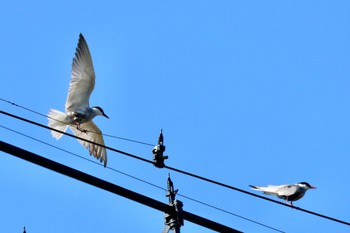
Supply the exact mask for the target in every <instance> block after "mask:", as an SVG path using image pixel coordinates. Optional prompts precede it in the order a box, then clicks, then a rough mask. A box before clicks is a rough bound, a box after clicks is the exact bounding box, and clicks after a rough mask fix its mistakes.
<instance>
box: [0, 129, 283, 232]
mask: <svg viewBox="0 0 350 233" xmlns="http://www.w3.org/2000/svg"><path fill="white" fill-rule="evenodd" d="M0 127H1V128H3V129H6V130H8V131H11V132H13V133H16V134H19V135H21V136H24V137H27V138H29V139H31V140H34V141H37V142H39V143H42V144H44V145H47V146H50V147H52V148H55V149H57V150H60V151H63V152H65V153H67V154H71V155H73V156H75V157H78V158H80V159H83V160H86V161H88V162H90V163H94V164H95V165H98V166H103V165H102V164H101V163H98V162H96V161H92V160H90V159H88V158H86V157H84V156H81V155H78V154H76V153H73V152H71V151H68V150H66V149H63V148H60V147H57V146H54V145H52V144H50V143H47V142H44V141H42V140H39V139H37V138H34V137H32V136H29V135H26V134H24V133H21V132H18V131H16V130H13V129H10V128H8V127H5V126H3V125H0ZM106 168H107V169H110V170H112V171H114V172H117V173H119V174H122V175H124V176H127V177H129V178H132V179H134V180H137V181H140V182H142V183H145V184H148V185H150V186H153V187H155V188H158V189H161V190H163V191H167V189H165V188H163V187H161V186H158V185H155V184H153V183H151V182H148V181H146V180H144V179H141V178H138V177H136V176H133V175H130V174H127V173H125V172H122V171H119V170H117V169H115V168H112V167H110V166H107V167H106ZM177 195H178V196H181V197H183V198H186V199H188V200H191V201H193V202H196V203H199V204H201V205H204V206H207V207H210V208H212V209H215V210H218V211H221V212H223V213H226V214H229V215H232V216H235V217H237V218H241V219H244V220H246V221H249V222H252V223H254V224H257V225H260V226H263V227H266V228H269V229H271V230H274V231H277V232H284V231H281V230H279V229H276V228H274V227H271V226H268V225H266V224H263V223H260V222H257V221H254V220H252V219H249V218H246V217H243V216H241V215H238V214H235V213H233V212H230V211H227V210H224V209H222V208H219V207H216V206H214V205H211V204H208V203H205V202H203V201H199V200H196V199H194V198H192V197H189V196H186V195H183V194H180V193H177Z"/></svg>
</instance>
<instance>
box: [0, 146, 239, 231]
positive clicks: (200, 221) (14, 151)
mask: <svg viewBox="0 0 350 233" xmlns="http://www.w3.org/2000/svg"><path fill="white" fill-rule="evenodd" d="M0 149H1V150H2V151H4V152H6V153H8V154H11V155H14V156H16V157H18V158H21V159H24V160H26V161H28V162H31V163H34V164H37V165H39V166H42V167H45V168H47V169H50V170H52V171H55V172H58V173H60V174H63V175H66V176H69V177H71V178H74V179H77V180H79V181H82V182H84V183H87V184H90V185H92V186H95V187H98V188H101V189H104V190H106V191H109V192H112V193H115V194H117V195H120V196H123V197H125V198H128V199H131V200H133V201H136V202H139V203H141V204H143V205H147V206H149V207H152V208H154V209H157V210H159V211H162V212H166V213H171V211H172V208H171V206H169V205H167V204H164V203H162V202H160V201H157V200H154V199H152V198H149V197H147V196H144V195H141V194H139V193H136V192H133V191H131V190H128V189H125V188H123V187H121V186H118V185H115V184H112V183H110V182H107V181H105V180H102V179H99V178H97V177H95V176H91V175H89V174H86V173H83V172H81V171H79V170H76V169H73V168H70V167H68V166H65V165H63V164H60V163H57V162H55V161H52V160H49V159H47V158H44V157H42V156H39V155H37V154H34V153H32V152H29V151H26V150H23V149H21V148H19V147H16V146H13V145H10V144H8V143H5V142H3V141H0ZM182 217H183V219H185V220H187V221H189V222H192V223H195V224H197V225H200V226H203V227H206V228H208V229H211V230H214V231H218V232H232V233H239V232H240V231H238V230H235V229H233V228H230V227H227V226H225V225H222V224H220V223H217V222H214V221H211V220H209V219H206V218H203V217H201V216H198V215H195V214H192V213H190V212H187V211H183V212H182Z"/></svg>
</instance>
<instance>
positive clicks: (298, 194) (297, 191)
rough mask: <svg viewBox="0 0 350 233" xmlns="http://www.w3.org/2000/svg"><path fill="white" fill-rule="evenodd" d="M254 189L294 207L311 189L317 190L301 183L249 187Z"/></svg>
mask: <svg viewBox="0 0 350 233" xmlns="http://www.w3.org/2000/svg"><path fill="white" fill-rule="evenodd" d="M249 186H250V187H251V188H252V189H254V190H258V191H261V192H264V193H265V194H269V195H274V196H276V197H278V198H281V199H283V200H286V202H287V203H288V201H289V202H290V203H288V204H290V205H291V206H293V201H297V200H299V199H300V198H302V197H303V196H304V195H305V192H306V191H307V190H309V189H316V187H314V186H311V185H310V184H309V183H307V182H300V183H297V184H286V185H278V186H275V185H268V186H265V187H264V186H254V185H249Z"/></svg>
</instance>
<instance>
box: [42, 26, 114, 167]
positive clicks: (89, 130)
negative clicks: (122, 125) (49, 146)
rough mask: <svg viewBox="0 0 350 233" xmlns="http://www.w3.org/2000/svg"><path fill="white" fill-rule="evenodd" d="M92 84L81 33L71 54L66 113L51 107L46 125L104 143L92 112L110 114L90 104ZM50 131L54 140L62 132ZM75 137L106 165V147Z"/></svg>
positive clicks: (89, 61)
mask: <svg viewBox="0 0 350 233" xmlns="http://www.w3.org/2000/svg"><path fill="white" fill-rule="evenodd" d="M94 86H95V72H94V67H93V65H92V59H91V55H90V51H89V47H88V45H87V43H86V41H85V39H84V37H83V35H82V34H81V33H80V35H79V42H78V45H77V48H76V51H75V57H74V58H73V64H72V73H71V80H70V84H69V90H68V97H67V100H66V105H65V108H66V109H65V111H66V112H65V113H64V112H60V111H58V110H56V109H50V111H49V113H48V121H49V122H48V125H49V126H50V127H51V128H53V129H56V130H59V131H63V132H65V131H66V130H67V128H68V127H69V128H70V129H71V130H72V131H73V133H74V134H75V135H76V136H77V137H80V138H84V139H86V140H89V141H90V142H93V143H97V144H100V145H103V146H104V140H103V137H102V133H101V130H100V129H99V128H98V127H97V126H96V124H95V123H94V122H93V121H92V119H93V118H94V117H95V116H104V117H107V118H109V117H108V116H107V115H106V114H105V113H104V112H103V110H102V108H100V107H91V108H90V107H89V98H90V95H91V92H92V91H93V89H94ZM51 135H52V136H53V137H54V138H56V139H57V140H58V139H60V138H61V137H62V136H63V134H62V133H59V132H57V131H54V130H51ZM78 141H79V142H80V143H81V144H82V145H83V146H84V147H85V148H86V149H88V150H89V152H90V155H93V156H94V157H95V158H96V159H99V160H100V161H101V162H104V166H105V167H106V165H107V152H106V148H105V147H102V146H98V145H96V144H93V143H90V142H86V141H83V140H79V139H78Z"/></svg>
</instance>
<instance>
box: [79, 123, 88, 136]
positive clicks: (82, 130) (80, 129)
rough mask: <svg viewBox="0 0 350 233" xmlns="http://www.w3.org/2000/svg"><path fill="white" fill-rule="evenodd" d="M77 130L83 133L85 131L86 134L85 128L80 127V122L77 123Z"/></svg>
mask: <svg viewBox="0 0 350 233" xmlns="http://www.w3.org/2000/svg"><path fill="white" fill-rule="evenodd" d="M77 130H79V131H81V132H83V133H86V134H87V133H88V131H87V130H86V129H82V128H80V123H77Z"/></svg>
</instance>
